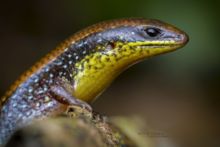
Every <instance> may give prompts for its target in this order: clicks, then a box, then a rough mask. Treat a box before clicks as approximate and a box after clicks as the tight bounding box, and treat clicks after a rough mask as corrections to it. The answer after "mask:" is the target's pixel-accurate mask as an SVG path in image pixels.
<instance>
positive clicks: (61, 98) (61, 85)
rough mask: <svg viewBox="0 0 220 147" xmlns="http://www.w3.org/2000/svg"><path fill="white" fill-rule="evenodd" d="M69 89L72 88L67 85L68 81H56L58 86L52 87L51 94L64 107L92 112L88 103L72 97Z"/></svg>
mask: <svg viewBox="0 0 220 147" xmlns="http://www.w3.org/2000/svg"><path fill="white" fill-rule="evenodd" d="M69 87H71V86H70V84H69V83H67V81H64V80H62V79H56V84H54V85H52V86H50V94H51V95H52V97H53V98H54V99H55V100H57V101H58V102H60V103H62V104H64V105H69V106H71V105H74V106H80V107H82V108H83V109H87V110H88V111H91V112H92V107H91V106H90V105H89V104H88V103H86V102H84V101H82V100H80V99H77V98H75V97H73V96H72V94H71V93H70V92H69V91H70V90H69Z"/></svg>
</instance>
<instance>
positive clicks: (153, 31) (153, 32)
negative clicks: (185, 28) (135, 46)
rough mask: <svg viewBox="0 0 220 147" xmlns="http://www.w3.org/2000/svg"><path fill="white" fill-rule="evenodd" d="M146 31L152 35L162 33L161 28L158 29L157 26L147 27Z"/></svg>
mask: <svg viewBox="0 0 220 147" xmlns="http://www.w3.org/2000/svg"><path fill="white" fill-rule="evenodd" d="M144 31H145V32H146V33H147V35H148V36H150V37H156V36H158V35H159V34H160V30H159V29H157V28H146V29H145V30H144Z"/></svg>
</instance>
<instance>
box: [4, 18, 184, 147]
mask: <svg viewBox="0 0 220 147" xmlns="http://www.w3.org/2000/svg"><path fill="white" fill-rule="evenodd" d="M187 41H188V37H187V35H186V34H185V33H184V32H183V31H181V30H179V29H177V28H176V27H173V26H171V25H169V24H166V23H163V22H161V21H158V20H147V19H142V18H136V19H135V18H133V19H120V20H113V21H107V22H102V23H99V24H96V25H93V26H91V27H88V28H86V29H84V30H82V31H80V32H78V33H76V34H75V35H73V36H72V37H70V38H69V39H67V40H66V41H64V43H62V44H61V45H60V46H58V47H57V48H56V49H55V50H53V51H52V52H51V53H49V54H48V55H46V57H44V58H43V59H41V60H40V61H39V62H38V63H37V64H35V65H34V66H33V67H32V68H31V69H30V70H28V71H27V72H26V73H24V74H23V75H22V76H21V77H20V79H19V80H17V81H16V82H15V84H14V85H12V87H11V88H10V90H9V91H8V92H7V93H6V95H5V96H3V97H2V98H1V99H0V144H1V143H5V141H7V139H8V138H9V137H10V136H11V134H12V133H13V132H14V131H15V130H16V129H17V128H20V127H22V126H24V125H26V124H27V123H30V122H31V121H32V120H33V119H43V118H46V117H50V116H54V115H57V114H60V113H62V112H64V111H65V110H66V108H67V107H68V106H69V105H82V106H87V107H88V105H86V104H85V103H84V102H83V101H85V102H92V101H94V100H95V98H96V97H97V96H98V95H99V94H100V93H101V92H102V91H103V90H104V89H105V88H106V87H107V86H108V85H109V84H110V83H111V82H112V81H113V80H114V79H115V78H116V77H117V76H118V75H119V74H120V73H121V72H122V71H124V70H125V69H126V68H128V67H129V66H131V65H133V64H135V63H137V62H139V61H142V60H143V59H146V58H148V57H151V56H155V55H159V54H163V53H166V52H170V51H173V50H175V49H177V48H180V47H182V46H184V45H185V44H186V43H187Z"/></svg>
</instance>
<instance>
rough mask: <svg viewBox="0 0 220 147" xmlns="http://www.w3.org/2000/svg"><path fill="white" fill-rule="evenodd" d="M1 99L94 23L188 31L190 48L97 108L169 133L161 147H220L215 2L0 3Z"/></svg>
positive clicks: (120, 83) (142, 69) (126, 83)
mask: <svg viewBox="0 0 220 147" xmlns="http://www.w3.org/2000/svg"><path fill="white" fill-rule="evenodd" d="M0 2H1V3H0V71H1V72H0V94H1V95H3V94H4V92H5V91H6V90H7V89H8V87H9V86H10V84H12V83H13V81H15V80H16V79H17V77H18V76H19V75H20V74H21V73H23V72H24V71H25V70H26V69H28V68H29V67H30V66H31V65H33V64H34V63H35V62H36V61H37V60H39V59H40V58H41V57H42V56H44V55H45V54H46V53H48V52H49V51H50V50H51V49H53V48H54V47H55V46H56V45H57V44H58V43H59V42H61V41H62V40H64V39H65V38H67V37H68V36H70V35H72V34H73V33H74V32H76V31H78V30H80V29H82V28H83V27H86V26H88V25H91V24H94V23H97V22H99V21H103V20H107V19H115V18H122V17H136V16H137V17H145V18H156V19H160V20H163V21H166V22H169V23H171V24H174V25H175V26H177V27H179V28H181V29H183V30H184V31H185V32H187V33H188V35H189V36H190V42H189V43H188V45H187V46H186V47H184V48H182V49H180V50H178V51H176V52H173V53H169V54H166V55H162V56H158V57H155V58H152V59H148V60H147V61H144V62H142V63H139V64H137V65H135V66H133V67H131V68H130V69H128V70H127V71H126V72H124V73H123V74H121V75H120V76H119V77H118V78H117V79H116V81H115V82H114V83H113V84H112V85H111V86H110V87H109V88H108V89H107V90H106V91H105V92H104V93H103V95H101V96H100V97H99V99H98V100H97V101H96V102H95V103H94V104H93V107H94V109H95V110H96V111H98V112H100V113H103V114H107V115H114V116H121V115H122V116H133V115H138V116H141V117H143V118H145V119H146V122H147V125H148V126H149V128H150V129H152V130H156V131H162V132H165V134H167V137H159V136H158V137H157V136H154V139H155V140H156V141H158V145H157V146H158V147H166V146H168V147H179V146H181V145H182V146H192V147H194V146H200V147H203V146H204V147H206V146H207V147H212V146H213V147H215V146H216V147H218V146H220V143H219V140H220V132H219V131H220V127H219V121H220V115H219V114H220V113H219V112H220V94H219V91H220V85H219V83H220V48H219V41H220V40H219V39H220V37H219V33H220V29H219V26H220V19H219V14H220V13H219V8H220V5H219V3H218V1H217V0H216V1H214V0H194V1H193V0H185V1H183V0H182V1H180V0H166V1H164V0H134V1H132V0H111V1H104V0H84V1H83V0H81V1H75V0H63V1H60V0H48V1H45V0H38V1H31V0H22V1H7V2H6V1H0Z"/></svg>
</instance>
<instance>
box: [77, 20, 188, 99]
mask: <svg viewBox="0 0 220 147" xmlns="http://www.w3.org/2000/svg"><path fill="white" fill-rule="evenodd" d="M81 34H86V35H85V36H86V37H85V38H84V41H83V42H86V45H87V48H91V49H90V50H89V51H87V52H88V54H86V55H85V56H84V57H83V58H82V59H81V60H79V62H77V63H76V64H75V68H77V70H75V71H76V72H75V73H74V74H73V75H74V81H75V91H74V95H75V96H76V97H77V98H80V99H83V100H86V101H91V100H93V99H94V98H95V97H96V96H97V95H98V94H100V93H101V92H102V91H103V90H104V89H105V88H106V87H107V86H108V85H109V84H110V83H111V81H112V80H113V79H114V78H115V77H117V75H118V74H119V73H121V72H122V71H124V70H125V69H126V68H128V67H129V66H131V65H133V64H135V63H137V62H139V61H142V60H143V59H147V58H148V57H151V56H155V55H158V54H163V53H165V52H170V51H173V50H175V49H177V48H180V47H182V46H184V45H185V44H186V43H187V41H188V36H187V35H186V33H184V32H183V31H181V30H180V29H178V28H176V27H174V26H172V25H170V24H167V23H164V22H161V21H159V20H151V19H150V20H149V19H122V20H115V21H109V22H103V23H99V24H96V25H95V26H92V27H90V28H87V29H86V30H84V32H81ZM87 50H88V49H87Z"/></svg>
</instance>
